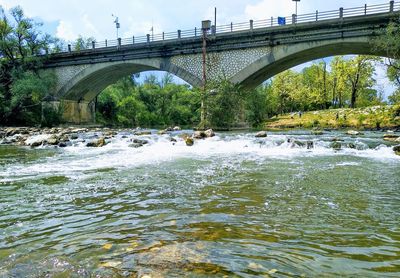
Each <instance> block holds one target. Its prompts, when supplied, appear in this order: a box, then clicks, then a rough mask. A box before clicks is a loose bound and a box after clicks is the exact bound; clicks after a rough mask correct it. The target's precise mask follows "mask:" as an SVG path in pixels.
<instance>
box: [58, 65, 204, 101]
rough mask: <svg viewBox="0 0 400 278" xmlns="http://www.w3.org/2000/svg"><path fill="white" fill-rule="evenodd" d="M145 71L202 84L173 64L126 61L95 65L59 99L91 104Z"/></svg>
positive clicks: (69, 82) (76, 79) (66, 89)
mask: <svg viewBox="0 0 400 278" xmlns="http://www.w3.org/2000/svg"><path fill="white" fill-rule="evenodd" d="M144 71H167V72H169V73H171V74H174V75H175V76H177V77H179V78H181V79H182V80H184V81H186V82H188V83H189V84H197V83H199V82H200V81H199V80H197V78H196V77H194V76H191V75H190V74H189V73H187V72H185V71H184V70H182V69H180V68H178V67H176V66H174V65H172V64H166V63H159V62H158V61H157V62H152V63H148V64H147V65H146V64H140V63H135V62H125V61H124V62H114V63H109V64H105V65H104V64H95V65H91V66H90V67H88V68H87V69H85V70H82V71H81V72H80V73H78V74H77V75H76V76H75V77H74V78H72V79H71V80H69V81H68V82H67V84H66V85H64V86H63V87H62V88H61V90H60V91H59V92H58V94H57V97H58V98H59V99H65V100H73V101H78V102H79V101H86V102H90V101H92V100H93V99H94V98H95V97H96V96H97V95H98V94H100V93H101V92H102V91H103V90H104V89H105V88H106V87H108V86H109V85H111V84H114V83H116V82H117V81H118V80H120V79H121V78H123V77H126V76H129V75H132V74H135V73H140V72H144Z"/></svg>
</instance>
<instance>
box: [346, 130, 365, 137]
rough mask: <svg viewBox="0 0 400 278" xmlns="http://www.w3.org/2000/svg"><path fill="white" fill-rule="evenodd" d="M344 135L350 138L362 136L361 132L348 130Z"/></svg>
mask: <svg viewBox="0 0 400 278" xmlns="http://www.w3.org/2000/svg"><path fill="white" fill-rule="evenodd" d="M346 134H347V135H351V136H357V135H364V134H363V133H362V132H359V131H357V130H348V131H347V132H346Z"/></svg>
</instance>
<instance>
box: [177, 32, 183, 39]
mask: <svg viewBox="0 0 400 278" xmlns="http://www.w3.org/2000/svg"><path fill="white" fill-rule="evenodd" d="M181 35H182V31H181V30H178V39H180V38H181Z"/></svg>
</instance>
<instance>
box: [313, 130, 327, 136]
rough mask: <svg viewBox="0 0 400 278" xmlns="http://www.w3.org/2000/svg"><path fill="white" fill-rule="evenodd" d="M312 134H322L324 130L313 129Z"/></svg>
mask: <svg viewBox="0 0 400 278" xmlns="http://www.w3.org/2000/svg"><path fill="white" fill-rule="evenodd" d="M312 134H314V135H324V132H323V131H322V130H313V131H312Z"/></svg>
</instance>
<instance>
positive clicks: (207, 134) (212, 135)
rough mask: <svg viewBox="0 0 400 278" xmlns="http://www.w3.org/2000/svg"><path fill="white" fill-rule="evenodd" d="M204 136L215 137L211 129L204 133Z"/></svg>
mask: <svg viewBox="0 0 400 278" xmlns="http://www.w3.org/2000/svg"><path fill="white" fill-rule="evenodd" d="M204 134H205V135H206V137H214V136H215V133H214V130H212V129H211V128H210V129H207V130H206V131H204Z"/></svg>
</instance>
